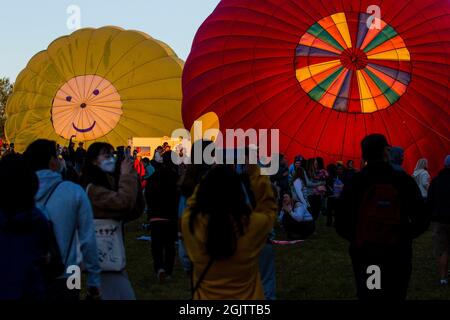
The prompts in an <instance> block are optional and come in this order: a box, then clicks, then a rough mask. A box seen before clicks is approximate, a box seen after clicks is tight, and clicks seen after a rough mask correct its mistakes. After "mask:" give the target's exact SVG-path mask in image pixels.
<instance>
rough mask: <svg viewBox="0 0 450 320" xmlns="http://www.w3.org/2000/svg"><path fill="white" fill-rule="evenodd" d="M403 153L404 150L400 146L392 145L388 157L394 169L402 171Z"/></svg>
mask: <svg viewBox="0 0 450 320" xmlns="http://www.w3.org/2000/svg"><path fill="white" fill-rule="evenodd" d="M404 153H405V151H404V150H403V148H402V147H392V149H391V152H390V154H389V157H390V161H391V166H392V167H394V169H395V170H398V171H403V168H402V164H403V160H404Z"/></svg>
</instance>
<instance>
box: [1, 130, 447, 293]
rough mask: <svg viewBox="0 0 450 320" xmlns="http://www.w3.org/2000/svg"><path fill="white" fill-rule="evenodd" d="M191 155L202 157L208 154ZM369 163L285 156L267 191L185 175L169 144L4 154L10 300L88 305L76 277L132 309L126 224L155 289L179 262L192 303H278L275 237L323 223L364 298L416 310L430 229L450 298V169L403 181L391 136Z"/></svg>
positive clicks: (222, 172)
mask: <svg viewBox="0 0 450 320" xmlns="http://www.w3.org/2000/svg"><path fill="white" fill-rule="evenodd" d="M195 143H199V144H201V148H202V149H203V150H204V149H205V148H208V146H210V144H211V143H212V142H211V141H201V140H200V141H196V142H195ZM193 148H194V147H193ZM361 151H362V157H363V162H362V163H361V166H360V169H359V170H357V169H356V168H355V166H354V163H353V161H352V160H349V161H347V162H346V163H345V164H344V163H343V162H341V161H338V162H336V163H330V164H328V165H327V166H326V167H325V164H324V161H323V159H322V158H311V159H305V158H303V157H302V156H301V155H297V156H295V158H294V159H293V162H292V163H291V164H290V163H289V161H288V159H287V158H286V157H285V156H283V155H279V160H280V161H279V164H280V166H279V170H278V172H277V173H276V174H275V175H273V176H270V177H267V176H263V175H261V174H260V170H259V167H258V165H255V164H248V163H245V164H235V165H218V164H215V165H210V164H206V163H205V162H203V161H202V160H200V161H198V160H197V161H194V159H193V161H192V163H195V164H188V165H185V164H180V165H176V164H174V163H173V161H172V158H173V157H172V153H173V152H175V151H173V150H171V147H170V146H169V145H168V144H167V143H165V144H164V145H162V146H159V147H158V148H156V149H155V150H154V155H153V157H152V159H148V158H141V157H140V156H139V154H138V152H137V151H136V150H134V151H132V149H131V147H118V148H116V149H115V148H114V147H113V146H112V145H110V144H108V143H102V142H95V143H92V144H91V145H90V146H89V148H88V149H87V150H85V149H84V144H83V142H79V143H78V147H77V148H76V149H75V143H74V142H73V141H72V139H70V142H69V145H68V146H60V145H57V144H56V142H54V141H49V140H44V139H40V140H36V141H34V142H33V143H31V144H30V145H29V146H28V148H27V149H26V150H25V152H24V153H23V154H17V153H16V152H15V150H14V145H13V144H10V145H7V144H4V145H3V146H2V148H1V154H0V157H1V160H0V182H1V183H0V254H1V255H2V262H1V263H0V299H33V300H34V299H42V300H45V299H49V300H78V299H79V298H80V290H79V289H69V288H68V286H67V279H68V277H70V275H71V274H70V273H69V272H68V271H67V268H68V267H69V266H73V265H76V266H82V268H83V270H84V271H85V272H86V273H87V297H88V298H90V299H106V300H110V299H113V300H116V299H117V300H132V299H135V298H136V297H135V294H134V290H133V286H132V284H131V282H130V281H129V279H128V275H127V272H126V266H127V265H126V259H125V256H126V255H125V244H124V224H126V223H128V222H131V221H134V220H136V219H138V218H140V217H141V216H142V215H145V216H146V218H145V219H146V223H145V224H144V226H145V227H146V228H147V229H148V230H149V231H150V233H151V254H152V257H153V264H154V276H155V281H159V282H160V283H164V282H165V281H170V278H171V277H172V274H173V271H174V263H175V260H176V259H177V258H178V259H179V261H180V263H181V265H182V266H183V269H184V271H185V272H186V277H188V278H190V279H191V294H192V297H193V298H194V299H276V272H275V270H276V269H275V253H274V246H273V243H274V239H275V230H278V231H277V232H281V233H283V234H284V235H285V237H286V240H287V241H291V240H292V241H297V240H305V239H308V238H310V237H311V236H312V235H313V234H314V233H315V232H317V231H316V223H317V220H318V219H319V218H320V217H321V216H324V217H325V218H324V219H326V225H327V226H329V227H334V228H335V229H336V232H337V234H338V235H339V236H341V237H342V238H344V239H346V240H347V241H348V242H349V255H350V257H351V260H352V265H353V271H354V274H355V279H356V286H357V288H356V289H357V290H356V291H357V296H358V298H360V299H386V298H390V299H405V298H406V295H407V289H408V283H409V279H410V276H411V270H412V248H413V247H412V242H413V239H415V238H417V237H418V236H420V235H421V234H423V233H424V232H425V231H426V230H427V229H428V228H429V225H430V221H431V222H432V228H431V229H432V235H433V246H434V252H435V255H436V257H437V259H438V265H439V274H440V284H442V285H448V254H449V242H450V194H449V192H450V156H447V157H446V159H445V163H444V169H443V170H442V171H441V172H440V173H439V175H438V176H436V177H434V179H431V176H430V174H429V173H428V171H427V160H426V159H419V160H418V162H417V166H416V169H415V170H414V172H413V173H412V175H409V174H408V173H406V172H405V171H404V169H403V168H402V162H403V149H402V148H400V147H391V146H389V144H388V142H387V141H386V138H385V137H384V136H382V135H377V134H374V135H369V136H367V137H366V138H364V140H363V141H362V142H361ZM176 152H177V153H179V155H182V154H180V153H183V152H184V150H182V149H180V150H178V149H177V150H176ZM193 156H194V154H193ZM5 182H6V183H5ZM277 222H278V223H277ZM276 224H279V225H280V226H281V228H276V227H275V226H276ZM279 230H281V231H279ZM277 236H279V235H277ZM177 253H178V254H177ZM177 255H178V257H177ZM371 265H377V266H379V267H380V269H381V271H382V273H383V284H384V285H383V287H382V288H381V289H380V290H369V288H368V287H367V285H366V281H367V268H368V266H371Z"/></svg>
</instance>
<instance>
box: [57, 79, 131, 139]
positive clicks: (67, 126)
mask: <svg viewBox="0 0 450 320" xmlns="http://www.w3.org/2000/svg"><path fill="white" fill-rule="evenodd" d="M122 114H123V111H122V101H121V98H120V95H119V93H118V92H117V90H116V88H115V87H114V85H113V84H112V83H111V82H109V81H108V80H106V79H105V78H103V77H100V76H97V75H85V76H78V77H74V78H72V79H70V80H69V81H67V82H66V83H64V84H63V85H62V86H61V88H60V89H59V90H58V92H57V93H56V96H55V99H54V100H53V106H52V120H53V126H54V128H55V131H56V133H57V134H59V135H61V136H63V137H64V138H66V139H69V138H70V137H71V136H72V135H74V134H75V135H76V134H77V133H82V134H84V135H85V136H88V137H89V138H91V139H95V138H98V137H101V136H104V135H105V134H107V133H109V132H110V131H111V130H112V129H113V128H115V126H116V125H117V123H118V122H119V120H120V117H121V116H122Z"/></svg>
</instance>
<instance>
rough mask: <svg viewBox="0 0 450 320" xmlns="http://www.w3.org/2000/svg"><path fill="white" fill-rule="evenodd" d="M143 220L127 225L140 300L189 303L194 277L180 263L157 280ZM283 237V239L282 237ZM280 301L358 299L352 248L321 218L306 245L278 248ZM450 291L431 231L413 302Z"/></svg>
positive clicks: (419, 245) (422, 245)
mask: <svg viewBox="0 0 450 320" xmlns="http://www.w3.org/2000/svg"><path fill="white" fill-rule="evenodd" d="M141 223H142V221H136V222H133V223H131V224H129V225H128V226H127V236H126V238H127V241H126V247H127V263H128V265H127V270H128V274H129V277H130V279H131V282H132V284H133V287H134V289H135V292H136V295H137V298H138V299H151V300H161V299H189V298H190V293H189V279H188V278H187V276H186V275H185V274H184V271H183V270H182V268H181V266H180V264H179V262H178V260H177V261H176V263H175V271H174V275H173V278H172V279H171V281H169V282H166V283H164V284H162V285H160V284H158V282H157V281H156V276H155V275H154V273H153V262H152V257H151V252H150V242H144V241H138V240H136V238H137V237H138V236H141V235H144V234H147V233H146V232H144V231H142V230H141V227H140V226H141ZM277 238H281V239H282V238H283V234H280V233H279V234H278V237H277ZM275 251H276V269H277V297H278V299H287V300H288V299H289V300H292V299H296V300H297V299H298V300H311V299H312V300H323V299H326V300H330V299H331V300H335V299H337V300H339V299H355V289H354V288H355V287H354V280H353V274H352V269H351V264H350V259H349V257H348V254H347V244H346V242H345V241H344V240H342V239H341V238H339V237H338V236H337V234H336V232H335V231H334V228H331V227H326V226H325V219H324V218H323V217H321V218H319V221H318V227H317V230H316V233H315V234H314V235H313V236H312V237H310V238H309V239H308V240H307V241H305V242H304V243H301V244H298V245H293V246H276V247H275ZM449 298H450V288H441V287H439V285H438V273H437V264H436V261H435V259H434V258H433V256H432V247H431V233H430V232H427V233H425V234H424V235H422V236H421V237H420V238H419V239H417V240H416V241H415V243H414V262H413V275H412V280H411V282H410V288H409V292H408V299H449Z"/></svg>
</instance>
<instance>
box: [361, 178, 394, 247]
mask: <svg viewBox="0 0 450 320" xmlns="http://www.w3.org/2000/svg"><path fill="white" fill-rule="evenodd" d="M401 232H402V219H401V204H400V195H399V192H398V190H397V189H396V188H395V187H394V186H393V185H392V184H391V183H383V184H374V185H372V186H370V187H369V188H367V189H366V190H365V191H364V192H363V194H362V201H361V204H360V207H359V210H358V212H357V226H356V246H357V247H358V248H363V247H365V246H366V245H375V246H391V247H397V246H399V245H400V243H401V240H402V237H401V235H402V234H401Z"/></svg>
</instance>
